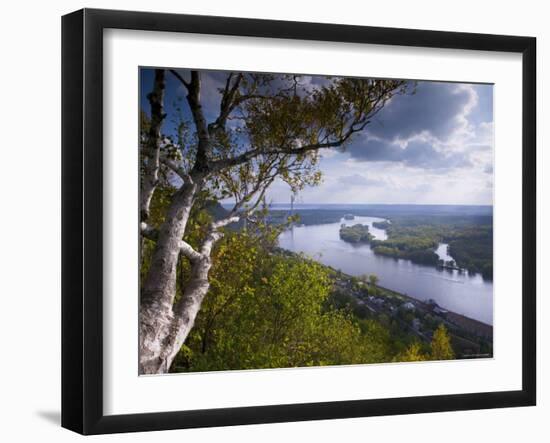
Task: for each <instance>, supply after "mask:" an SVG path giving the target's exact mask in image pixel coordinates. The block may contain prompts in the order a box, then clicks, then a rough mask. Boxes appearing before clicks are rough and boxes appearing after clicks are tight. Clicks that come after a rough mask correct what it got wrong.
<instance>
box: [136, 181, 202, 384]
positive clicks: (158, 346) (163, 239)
mask: <svg viewBox="0 0 550 443" xmlns="http://www.w3.org/2000/svg"><path fill="white" fill-rule="evenodd" d="M198 188H199V185H198V183H197V182H193V181H191V182H189V183H185V184H184V185H183V186H182V187H181V188H180V189H179V190H178V191H177V192H176V193H175V194H174V197H173V200H172V203H171V205H170V208H169V209H168V213H167V214H166V221H165V222H164V223H163V224H162V226H161V228H160V230H159V233H158V238H157V242H156V247H155V251H154V253H153V257H152V259H151V265H150V268H149V272H148V274H147V277H146V279H145V282H144V284H143V287H142V290H141V300H140V319H139V320H140V331H139V332H140V334H139V341H140V349H139V351H140V352H139V370H140V373H144V374H155V373H162V372H167V371H168V369H169V367H170V364H171V362H172V361H171V360H170V362H168V358H167V357H168V355H170V353H171V352H170V351H171V349H168V348H170V342H171V341H172V339H171V338H170V337H171V336H172V335H173V326H174V311H173V305H174V298H175V294H176V271H177V269H176V268H177V263H178V257H179V254H180V251H181V239H182V238H183V235H184V233H185V228H186V226H187V221H188V220H189V214H190V212H191V208H192V206H193V202H194V199H195V195H196V193H197V190H198ZM167 352H168V354H167Z"/></svg>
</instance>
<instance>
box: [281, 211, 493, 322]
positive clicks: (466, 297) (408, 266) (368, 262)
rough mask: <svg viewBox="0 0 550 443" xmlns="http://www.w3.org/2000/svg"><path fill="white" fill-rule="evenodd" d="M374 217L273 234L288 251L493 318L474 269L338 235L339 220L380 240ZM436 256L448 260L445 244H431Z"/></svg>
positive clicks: (488, 290)
mask: <svg viewBox="0 0 550 443" xmlns="http://www.w3.org/2000/svg"><path fill="white" fill-rule="evenodd" d="M383 220H384V219H382V218H377V217H359V216H356V217H355V218H354V219H353V220H344V219H342V220H341V221H340V222H338V223H326V224H322V225H309V226H294V227H293V228H291V229H289V230H287V231H285V232H283V233H282V234H281V235H280V236H279V245H280V246H281V247H282V248H284V249H288V250H290V251H293V252H303V253H304V254H306V255H307V256H309V257H311V258H314V259H315V260H318V261H319V262H321V263H323V264H325V265H328V266H332V267H333V268H335V269H340V270H341V271H342V272H345V273H346V274H350V275H355V276H359V275H364V274H376V275H377V276H378V278H379V284H380V286H383V287H386V288H388V289H392V290H394V291H397V292H401V293H403V294H406V295H408V296H410V297H413V298H416V299H418V300H427V299H430V298H431V299H433V300H435V301H436V302H437V303H438V304H439V305H440V306H441V307H443V308H445V309H449V310H451V311H454V312H457V313H459V314H463V315H465V316H467V317H470V318H474V319H476V320H479V321H482V322H484V323H487V324H490V325H492V324H493V283H492V282H491V281H486V280H483V278H482V277H481V275H480V274H473V275H472V274H469V273H468V272H464V273H459V272H458V271H457V270H448V269H437V268H434V267H431V266H424V265H418V264H415V263H412V262H411V261H409V260H402V259H395V258H392V257H383V256H380V255H376V254H374V252H373V251H372V250H371V248H370V246H369V245H368V244H359V245H358V244H351V243H347V242H344V241H343V240H341V239H340V235H339V230H340V225H341V224H342V223H344V224H346V225H354V224H357V223H360V224H364V225H369V230H370V232H371V234H373V235H374V237H375V238H377V239H380V240H385V239H386V238H387V236H386V232H385V230H383V229H377V228H374V227H373V226H372V223H373V222H375V221H383ZM436 252H437V254H438V255H439V257H440V258H442V259H444V260H446V261H448V260H451V259H452V257H450V256H449V255H448V254H447V245H446V244H444V243H441V244H440V245H439V247H438V248H437V250H436Z"/></svg>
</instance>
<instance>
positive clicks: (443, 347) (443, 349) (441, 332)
mask: <svg viewBox="0 0 550 443" xmlns="http://www.w3.org/2000/svg"><path fill="white" fill-rule="evenodd" d="M454 358H455V353H454V351H453V348H452V346H451V338H450V337H449V334H448V332H447V328H445V326H444V325H443V323H440V324H439V326H438V327H437V329H436V330H435V332H434V335H433V338H432V355H431V359H432V360H452V359H454Z"/></svg>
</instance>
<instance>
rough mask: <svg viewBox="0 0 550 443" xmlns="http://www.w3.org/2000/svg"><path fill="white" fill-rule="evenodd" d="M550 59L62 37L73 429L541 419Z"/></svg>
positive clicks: (207, 23)
mask: <svg viewBox="0 0 550 443" xmlns="http://www.w3.org/2000/svg"><path fill="white" fill-rule="evenodd" d="M535 50H536V41H535V39H534V38H530V37H515V36H498V35H484V34H465V33H451V32H436V31H421V30H410V29H388V28H373V27H358V26H346V25H335V24H318V23H298V22H280V21H268V20H251V19H242V18H228V17H207V16H190V15H172V14H157V13H146V12H125V11H108V10H90V9H84V10H80V11H77V12H74V13H72V14H69V15H66V16H64V17H63V21H62V56H63V66H62V75H63V78H62V91H63V94H62V106H63V116H62V120H63V127H62V136H63V137H62V139H63V146H62V151H63V155H62V159H63V165H62V171H63V183H62V185H63V211H62V212H63V214H62V219H63V227H62V242H63V245H62V251H63V263H62V268H63V275H62V281H63V294H62V297H63V301H62V309H63V312H62V322H63V324H62V335H63V337H62V359H63V361H62V425H63V426H64V427H66V428H68V429H71V430H74V431H76V432H79V433H82V434H101V433H115V432H132V431H149V430H161V429H177V428H191V427H206V426H227V425H238V424H252V423H272V422H283V421H300V420H319V419H330V418H346V417H361V416H377V415H389V414H410V413H423V412H434V411H454V410H465V409H484V408H499V407H514V406H529V405H535V402H536V373H535V368H536V354H535V349H536V337H535V330H536V326H535V320H536V316H535V305H536V303H535V300H536V278H535V277H536V276H535V260H536V250H535V245H536V238H535V236H536V234H535V233H536V214H535V203H536V184H535V183H536V180H535V171H536V158H535V130H536V126H535V122H536V119H535V114H536V105H535V72H536V69H535V59H536V56H535Z"/></svg>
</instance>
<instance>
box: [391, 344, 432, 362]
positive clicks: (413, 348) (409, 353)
mask: <svg viewBox="0 0 550 443" xmlns="http://www.w3.org/2000/svg"><path fill="white" fill-rule="evenodd" d="M424 360H428V356H427V355H426V354H425V353H424V352H422V345H421V344H420V343H418V342H416V341H415V342H413V343H411V344H410V345H409V346H408V347H407V349H405V350H404V351H403V352H401V353H400V354H398V355H397V356H396V357H395V358H394V359H393V361H395V362H411V361H424Z"/></svg>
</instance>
